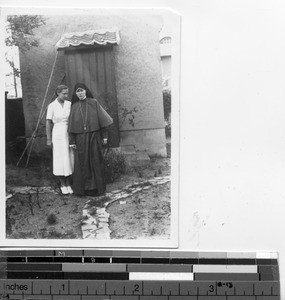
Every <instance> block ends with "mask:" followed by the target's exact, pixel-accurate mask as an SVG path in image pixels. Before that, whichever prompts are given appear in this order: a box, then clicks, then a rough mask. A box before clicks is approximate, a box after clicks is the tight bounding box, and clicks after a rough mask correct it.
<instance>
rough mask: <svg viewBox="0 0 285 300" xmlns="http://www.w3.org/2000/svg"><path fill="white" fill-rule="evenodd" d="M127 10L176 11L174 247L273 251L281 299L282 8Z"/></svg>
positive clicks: (227, 1) (210, 5)
mask: <svg viewBox="0 0 285 300" xmlns="http://www.w3.org/2000/svg"><path fill="white" fill-rule="evenodd" d="M4 2H5V1H4ZM9 2H10V1H9ZM71 2H72V1H71ZM133 2H134V1H133ZM133 2H131V1H119V0H118V1H116V6H118V7H128V6H130V5H131V6H134V5H135V4H134V3H133ZM36 3H38V1H37V2H36ZM86 3H87V5H88V3H89V5H90V1H87V2H86V1H85V2H84V1H82V3H81V5H84V4H85V5H86ZM71 4H72V3H70V2H69V4H68V5H71ZM49 5H52V1H49ZM62 5H64V4H63V3H62ZM96 5H98V6H105V7H106V6H108V5H114V2H112V1H107V0H105V1H97V2H96ZM136 6H141V7H153V6H156V7H157V6H162V7H172V8H174V9H175V10H176V11H178V12H181V14H182V53H181V54H182V57H181V61H182V64H181V68H182V76H181V152H180V154H181V155H180V160H181V166H180V170H181V177H180V196H181V198H180V218H179V225H180V238H179V239H180V249H182V250H196V251H197V250H198V251H202V250H209V251H213V250H223V251H236V250H240V251H245V252H247V251H263V250H270V251H271V250H272V251H279V252H280V267H281V283H282V284H283V285H282V289H283V293H284V291H285V241H284V238H283V231H284V225H285V17H284V16H285V2H284V1H278V0H275V1H272V0H187V1H175V0H169V1H167V0H144V1H136Z"/></svg>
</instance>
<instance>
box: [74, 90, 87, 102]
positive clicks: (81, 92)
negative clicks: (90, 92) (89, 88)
mask: <svg viewBox="0 0 285 300" xmlns="http://www.w3.org/2000/svg"><path fill="white" fill-rule="evenodd" d="M75 92H76V95H77V97H78V98H79V100H84V99H85V98H86V90H84V89H82V88H78V89H77V90H76V91H75Z"/></svg>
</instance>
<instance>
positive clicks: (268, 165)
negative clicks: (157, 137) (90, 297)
mask: <svg viewBox="0 0 285 300" xmlns="http://www.w3.org/2000/svg"><path fill="white" fill-rule="evenodd" d="M190 3H191V4H189V6H188V9H187V17H186V16H185V17H184V18H183V16H182V18H183V20H182V23H183V25H182V43H183V47H182V62H183V63H182V71H183V74H182V93H181V157H180V159H181V174H183V176H181V185H180V186H181V202H180V233H181V235H180V247H181V248H185V249H193V250H199V251H201V250H203V249H204V250H214V249H215V250H226V251H235V250H241V251H249V250H254V251H260V250H277V251H280V266H281V282H282V281H283V291H285V286H284V282H285V257H284V256H285V240H284V238H283V234H282V232H283V230H284V229H283V228H284V225H285V184H284V183H285V18H284V15H285V2H282V1H260V0H258V1H253V0H242V1H240V0H239V1H229V0H224V1H223V0H204V1H203V0H201V1H190ZM186 41H187V43H186Z"/></svg>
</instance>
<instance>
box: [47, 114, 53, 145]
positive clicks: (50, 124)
mask: <svg viewBox="0 0 285 300" xmlns="http://www.w3.org/2000/svg"><path fill="white" fill-rule="evenodd" d="M51 129H52V120H50V119H47V120H46V136H47V145H48V146H51Z"/></svg>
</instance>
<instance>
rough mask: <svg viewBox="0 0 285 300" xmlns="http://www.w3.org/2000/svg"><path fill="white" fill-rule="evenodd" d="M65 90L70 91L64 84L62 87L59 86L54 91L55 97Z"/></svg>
mask: <svg viewBox="0 0 285 300" xmlns="http://www.w3.org/2000/svg"><path fill="white" fill-rule="evenodd" d="M63 90H68V87H67V86H66V85H64V84H61V85H59V86H57V88H56V89H55V91H54V93H55V96H56V97H57V96H58V94H59V93H61V92H62V91H63Z"/></svg>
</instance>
